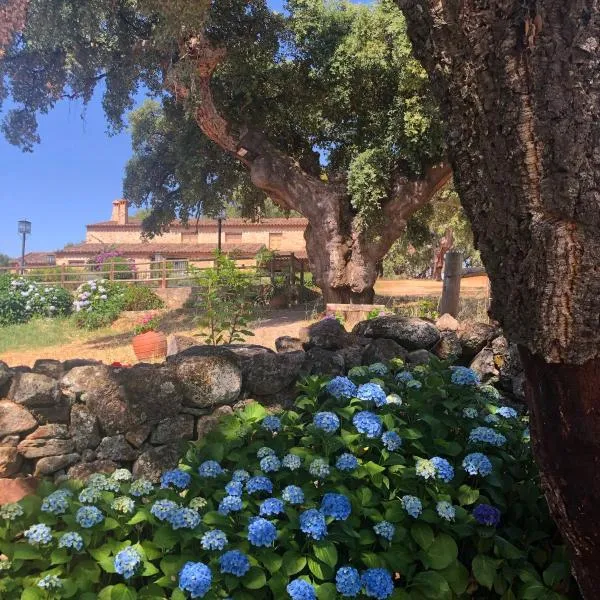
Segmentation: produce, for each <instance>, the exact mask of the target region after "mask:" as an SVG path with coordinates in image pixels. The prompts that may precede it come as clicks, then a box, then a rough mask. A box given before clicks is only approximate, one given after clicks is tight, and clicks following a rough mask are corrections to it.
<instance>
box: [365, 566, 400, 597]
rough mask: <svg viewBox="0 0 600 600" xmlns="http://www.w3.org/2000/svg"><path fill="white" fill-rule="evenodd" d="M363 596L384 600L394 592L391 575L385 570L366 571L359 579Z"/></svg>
mask: <svg viewBox="0 0 600 600" xmlns="http://www.w3.org/2000/svg"><path fill="white" fill-rule="evenodd" d="M361 582H362V584H363V587H364V588H365V595H366V596H369V598H377V599H378V600H385V599H386V598H389V597H390V596H391V595H392V594H393V592H394V581H393V579H392V574H391V573H390V572H389V571H388V570H387V569H367V570H366V571H365V572H364V573H363V574H362V577H361Z"/></svg>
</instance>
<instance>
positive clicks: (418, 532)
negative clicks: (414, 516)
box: [410, 522, 434, 550]
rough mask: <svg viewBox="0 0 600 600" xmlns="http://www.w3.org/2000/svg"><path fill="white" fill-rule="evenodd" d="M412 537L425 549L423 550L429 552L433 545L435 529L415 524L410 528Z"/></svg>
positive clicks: (422, 524) (424, 524) (423, 524)
mask: <svg viewBox="0 0 600 600" xmlns="http://www.w3.org/2000/svg"><path fill="white" fill-rule="evenodd" d="M410 535H411V536H412V538H413V539H414V540H415V542H417V544H419V546H421V548H423V550H427V549H428V548H429V546H431V544H433V539H434V535H433V529H431V527H429V525H427V524H426V523H419V522H417V523H415V524H414V525H413V526H412V527H411V528H410Z"/></svg>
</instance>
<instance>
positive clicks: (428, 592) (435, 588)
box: [410, 571, 452, 600]
mask: <svg viewBox="0 0 600 600" xmlns="http://www.w3.org/2000/svg"><path fill="white" fill-rule="evenodd" d="M410 586H411V588H414V589H416V590H418V591H419V592H421V594H423V596H425V598H431V600H444V599H445V598H448V599H449V598H452V591H451V590H450V586H449V585H448V582H447V581H446V579H445V578H444V577H443V576H442V575H440V574H439V573H438V572H437V571H422V572H421V573H418V574H417V575H415V576H414V577H413V579H412V581H411V583H410Z"/></svg>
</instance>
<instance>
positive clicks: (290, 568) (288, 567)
mask: <svg viewBox="0 0 600 600" xmlns="http://www.w3.org/2000/svg"><path fill="white" fill-rule="evenodd" d="M282 558H283V569H284V570H285V572H286V573H287V574H288V575H295V574H296V573H299V572H300V571H302V569H304V567H305V566H306V557H305V556H302V554H300V553H299V552H294V551H293V550H288V551H287V552H285V553H284V555H283V556H282Z"/></svg>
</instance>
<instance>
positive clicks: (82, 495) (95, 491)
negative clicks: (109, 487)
mask: <svg viewBox="0 0 600 600" xmlns="http://www.w3.org/2000/svg"><path fill="white" fill-rule="evenodd" d="M101 496H102V490H101V489H99V488H93V487H86V488H83V489H82V490H81V492H79V502H81V503H83V504H94V502H98V500H100V498H101Z"/></svg>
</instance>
